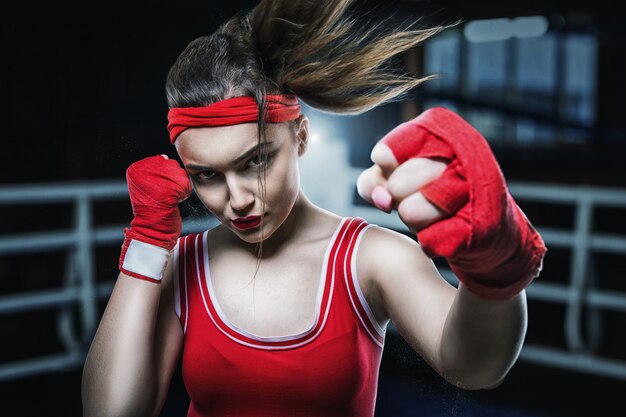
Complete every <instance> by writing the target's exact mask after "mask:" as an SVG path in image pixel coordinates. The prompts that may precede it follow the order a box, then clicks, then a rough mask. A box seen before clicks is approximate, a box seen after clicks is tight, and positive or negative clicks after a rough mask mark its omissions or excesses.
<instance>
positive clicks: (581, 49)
mask: <svg viewBox="0 0 626 417" xmlns="http://www.w3.org/2000/svg"><path fill="white" fill-rule="evenodd" d="M597 48H598V45H597V39H596V38H595V35H594V34H590V33H573V32H560V31H557V30H552V29H550V27H549V24H548V19H546V18H544V17H542V16H531V17H519V18H515V19H485V20H475V21H469V22H467V23H465V24H464V25H463V26H460V27H457V28H455V29H453V30H448V31H445V32H443V33H442V34H440V35H437V36H436V37H434V38H432V39H431V40H429V41H428V42H427V43H426V44H425V46H424V71H425V73H426V74H438V75H439V78H438V79H436V80H434V81H431V82H428V83H426V84H424V89H423V92H424V106H425V107H426V108H428V107H433V106H436V105H445V106H447V107H450V108H452V109H453V110H456V111H458V112H459V113H461V114H462V115H463V116H464V117H465V118H467V119H468V120H469V121H470V122H471V123H473V124H474V125H475V126H476V128H478V129H479V130H480V131H481V133H483V135H485V137H487V138H488V139H489V140H491V141H497V142H499V144H501V145H508V146H532V147H541V146H556V145H559V144H566V143H569V144H585V143H586V142H587V141H589V140H590V139H591V138H592V135H593V133H592V132H593V127H594V124H595V121H596V114H595V108H596V103H595V100H596V66H597Z"/></svg>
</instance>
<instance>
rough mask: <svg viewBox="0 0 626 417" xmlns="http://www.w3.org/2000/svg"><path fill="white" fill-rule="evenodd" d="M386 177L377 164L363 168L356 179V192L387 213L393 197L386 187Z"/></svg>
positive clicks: (391, 206)
mask: <svg viewBox="0 0 626 417" xmlns="http://www.w3.org/2000/svg"><path fill="white" fill-rule="evenodd" d="M386 184H387V179H386V178H385V176H384V175H383V172H382V169H381V168H380V167H379V166H378V165H372V166H371V167H370V168H368V169H366V170H364V171H363V172H362V173H361V175H359V178H358V179H357V184H356V187H357V192H358V193H359V195H360V196H361V198H363V199H364V200H365V201H367V202H369V203H371V204H374V205H375V206H376V207H378V208H379V209H381V210H383V211H385V212H387V213H389V212H390V211H391V209H392V208H393V199H392V197H391V194H389V192H388V191H387V189H386Z"/></svg>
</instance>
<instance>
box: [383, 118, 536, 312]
mask: <svg viewBox="0 0 626 417" xmlns="http://www.w3.org/2000/svg"><path fill="white" fill-rule="evenodd" d="M382 142H383V143H385V144H386V145H387V146H389V148H390V149H391V151H392V152H393V154H394V156H395V157H396V159H397V160H398V163H400V164H402V163H403V162H405V161H406V160H408V159H410V158H415V157H422V158H443V159H445V160H446V161H448V162H449V164H448V166H447V168H446V170H445V171H444V173H443V174H442V176H441V177H439V178H438V179H437V180H435V181H434V182H432V183H430V184H429V185H427V186H426V187H424V188H423V189H422V190H420V191H421V192H422V193H423V195H424V197H426V198H427V199H428V200H429V201H430V202H432V203H433V204H434V205H436V206H437V207H439V208H440V209H442V210H443V211H445V212H446V213H447V214H448V216H447V217H446V218H444V219H442V220H439V221H437V222H435V223H433V224H431V225H430V226H428V227H426V228H425V229H423V230H421V231H420V232H418V234H417V237H418V240H419V242H420V244H421V246H422V248H423V249H424V252H425V253H426V254H427V255H428V256H430V257H431V258H434V257H443V258H445V259H446V260H447V261H448V264H449V265H450V268H451V269H452V271H453V272H454V273H455V275H456V276H457V278H459V280H460V281H461V282H462V283H463V284H464V285H465V286H466V287H467V288H468V289H469V290H471V291H472V292H474V293H475V294H477V295H479V296H480V297H482V298H487V299H494V300H502V299H508V298H511V297H513V296H514V295H516V294H517V293H519V292H520V291H522V290H523V289H524V288H526V287H527V286H528V285H529V284H530V283H531V282H532V280H533V279H534V278H536V277H537V276H538V275H539V272H540V271H541V269H542V264H543V257H544V254H545V252H546V247H545V245H544V242H543V239H542V238H541V236H540V235H539V233H538V232H537V231H536V230H535V228H534V227H533V226H532V224H531V223H530V221H529V220H528V219H527V218H526V216H525V215H524V213H523V212H522V210H521V209H520V208H519V207H518V205H517V203H516V202H515V200H514V199H513V197H512V196H511V194H510V193H509V190H508V187H507V185H506V182H505V179H504V175H503V174H502V171H501V169H500V166H499V165H498V163H497V161H496V159H495V157H494V156H493V154H492V152H491V148H490V147H489V144H488V143H487V141H486V140H485V139H484V138H483V136H482V135H481V134H480V133H479V132H478V131H477V130H476V129H474V127H472V126H471V125H470V124H469V123H467V122H466V121H465V120H463V119H462V118H461V117H460V116H459V115H457V114H456V113H454V112H452V111H450V110H447V109H445V108H442V107H436V108H432V109H429V110H427V111H425V112H423V113H422V114H420V115H419V116H418V117H416V118H415V119H413V120H411V121H408V122H406V123H403V124H401V125H399V126H398V127H396V128H395V129H393V130H392V131H391V132H389V133H388V134H387V135H386V136H385V137H384V138H383V139H382Z"/></svg>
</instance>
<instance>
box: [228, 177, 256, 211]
mask: <svg viewBox="0 0 626 417" xmlns="http://www.w3.org/2000/svg"><path fill="white" fill-rule="evenodd" d="M226 184H227V186H228V195H229V202H230V207H231V208H232V209H233V211H235V212H241V211H244V210H246V209H247V208H250V207H251V206H252V205H253V204H254V193H253V192H252V191H251V190H252V189H251V188H250V187H249V186H247V184H246V181H245V180H244V179H242V178H239V177H236V176H230V177H227V178H226Z"/></svg>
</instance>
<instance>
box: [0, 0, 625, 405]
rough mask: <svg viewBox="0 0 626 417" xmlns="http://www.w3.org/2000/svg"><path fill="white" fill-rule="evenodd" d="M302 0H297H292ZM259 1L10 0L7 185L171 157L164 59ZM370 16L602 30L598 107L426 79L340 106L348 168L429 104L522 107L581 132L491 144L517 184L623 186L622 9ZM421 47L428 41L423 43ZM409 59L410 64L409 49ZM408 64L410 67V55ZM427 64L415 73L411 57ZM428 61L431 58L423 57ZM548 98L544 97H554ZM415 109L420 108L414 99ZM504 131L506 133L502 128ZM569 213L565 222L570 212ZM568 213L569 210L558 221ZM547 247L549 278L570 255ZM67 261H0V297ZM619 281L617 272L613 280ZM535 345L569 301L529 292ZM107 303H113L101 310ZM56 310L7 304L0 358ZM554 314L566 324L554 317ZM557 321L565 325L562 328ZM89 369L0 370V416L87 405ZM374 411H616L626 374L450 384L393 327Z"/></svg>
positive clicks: (511, 8)
mask: <svg viewBox="0 0 626 417" xmlns="http://www.w3.org/2000/svg"><path fill="white" fill-rule="evenodd" d="M294 1H295V0H294ZM255 3H256V2H254V1H243V0H230V1H199V0H193V1H179V2H170V1H152V2H138V1H130V2H105V1H99V2H83V3H78V2H46V3H42V4H33V3H32V2H18V3H14V4H13V7H12V8H11V11H9V10H8V9H5V10H4V11H3V13H2V14H1V15H0V57H1V58H0V97H1V100H0V123H1V125H2V127H3V131H2V133H1V134H0V135H1V136H0V137H1V138H2V151H1V154H2V158H1V164H0V187H3V186H12V185H20V184H31V183H37V184H46V183H50V184H52V183H63V182H68V183H72V182H78V181H80V182H83V181H99V180H110V179H121V178H122V177H123V175H124V170H125V168H126V167H127V166H128V165H129V164H130V163H132V162H134V161H135V160H137V159H140V158H143V157H145V156H148V155H152V154H156V153H167V154H170V156H173V154H174V151H173V149H172V148H171V145H170V144H169V141H168V139H167V131H166V129H165V124H166V113H167V107H166V103H165V97H164V80H165V75H166V72H167V70H168V69H169V66H170V65H171V64H172V63H173V62H174V60H175V59H176V57H177V56H178V54H179V53H180V52H181V51H182V49H183V48H184V47H185V45H186V44H187V43H188V42H189V41H190V40H192V39H193V38H195V37H197V36H200V35H204V34H208V33H210V32H212V31H213V30H214V29H215V27H216V26H217V25H218V24H219V23H221V22H222V21H224V20H225V19H227V18H228V17H230V16H231V15H232V14H234V13H235V12H236V11H238V10H240V9H242V8H247V7H251V6H253V5H254V4H255ZM356 3H357V5H356V7H359V8H363V10H364V11H369V12H370V13H373V14H377V13H379V14H384V13H395V14H396V15H398V16H400V17H402V18H407V17H411V16H415V18H417V17H419V16H421V17H422V18H423V19H424V20H423V21H424V23H429V22H432V23H444V22H452V21H454V20H457V19H462V20H464V21H472V20H476V19H488V18H502V17H505V18H515V17H518V16H536V15H537V16H545V17H547V18H548V20H549V22H550V28H549V30H552V31H558V32H560V33H580V34H588V35H589V34H590V35H593V37H594V39H596V40H597V55H596V59H597V61H596V66H595V68H596V69H597V72H596V75H595V90H594V94H595V95H594V100H595V105H594V106H593V117H592V118H591V119H590V120H591V121H590V122H587V123H582V122H580V123H579V122H576V121H571V120H565V119H564V118H563V117H561V116H560V115H559V114H558V112H551V111H543V110H536V109H537V108H539V109H541V106H534V105H532V103H530V102H529V104H528V106H517V107H516V106H510V105H506V104H502V103H501V102H498V101H497V100H496V101H493V100H489V97H485V96H482V97H472V96H468V95H467V94H464V92H462V91H455V90H450V89H448V90H445V91H443V90H427V89H418V91H416V92H415V93H414V94H413V95H412V96H411V97H410V98H409V99H410V100H409V101H410V103H409V106H407V105H406V104H392V105H388V106H385V107H384V108H382V109H380V110H377V111H374V112H372V113H371V115H367V116H362V117H353V118H346V121H345V126H347V127H345V129H346V130H345V132H342V135H343V136H344V137H345V138H346V139H347V140H348V141H349V143H350V146H351V147H352V150H351V155H352V159H353V160H352V161H351V162H352V164H353V165H355V166H361V165H362V166H365V164H366V163H367V161H365V160H364V155H365V156H366V155H368V154H369V149H371V145H372V144H373V143H374V142H375V141H376V140H377V139H378V138H379V137H380V135H381V134H383V133H384V132H385V131H387V130H389V129H390V128H391V127H393V125H395V124H397V123H399V122H401V121H402V119H403V117H404V116H403V115H406V114H407V113H406V112H407V111H408V112H409V113H410V112H411V108H413V110H414V111H418V110H419V109H422V108H424V107H427V106H428V105H429V103H437V102H445V103H453V104H454V105H455V106H457V108H458V109H459V110H466V111H467V112H468V114H470V113H471V112H472V111H475V112H477V111H483V110H484V111H492V112H498V114H503V115H504V117H519V116H520V115H522V116H524V117H528V118H530V119H533V120H537V121H540V122H541V123H544V124H545V125H547V126H550V128H551V129H552V128H553V129H560V130H559V131H562V132H573V133H572V135H573V136H575V137H576V138H578V139H577V140H575V141H571V142H567V141H560V142H559V141H557V142H555V143H552V144H549V146H545V144H542V146H539V145H537V146H534V145H531V146H525V147H520V146H516V145H515V144H514V143H513V142H514V141H513V140H507V139H511V138H506V137H504V138H500V139H502V140H501V141H500V142H498V141H495V142H493V149H494V152H495V154H496V156H497V158H498V160H499V162H500V164H501V166H502V168H503V171H504V173H505V175H506V177H507V179H508V180H511V181H515V180H520V181H541V182H546V183H553V184H564V185H566V184H567V185H585V186H597V187H605V186H610V187H618V188H624V187H626V164H625V163H624V161H623V159H624V157H625V156H626V152H625V151H626V106H625V105H624V103H623V100H624V97H625V96H626V88H625V86H626V83H625V81H624V78H623V77H624V74H626V65H625V63H626V59H625V57H626V47H625V41H626V36H625V35H626V29H625V27H626V19H625V17H626V15H625V14H624V13H623V12H618V11H617V10H616V7H617V6H613V4H614V3H613V4H612V3H610V2H601V1H566V0H544V1H532V0H530V1H523V2H512V1H477V2H466V1H460V0H442V1H435V0H431V1H428V0H423V1H420V0H413V1H410V0H396V1H387V2H385V1H373V0H369V1H360V2H359V1H357V2H356ZM416 53H417V57H420V55H419V54H420V53H421V52H420V51H417V52H416ZM407 62H408V61H407ZM409 65H410V64H409ZM418 70H420V69H419V68H418ZM422 70H423V69H422ZM554 98H555V97H545V100H548V101H549V100H551V99H554ZM411 105H413V106H414V107H411ZM504 131H505V132H507V131H506V129H505V130H504ZM523 208H524V209H525V210H527V211H526V212H527V214H528V215H529V217H531V218H532V219H535V218H537V219H539V218H540V216H542V215H543V216H545V218H546V219H550V220H553V221H555V222H557V223H558V221H559V219H560V218H564V217H567V216H570V215H571V214H572V213H571V212H568V209H566V208H564V209H563V211H558V210H557V211H554V212H545V211H542V210H541V209H539V208H537V207H534V206H532V205H530V204H529V205H527V206H524V207H523ZM98 210H99V215H100V217H99V218H100V219H102V221H109V222H117V223H124V222H127V221H130V217H129V216H130V208H129V206H128V205H124V204H120V203H115V204H113V203H111V204H109V205H107V204H102V205H100V206H99V208H98ZM623 211H624V210H621V212H620V211H618V210H612V211H611V210H609V211H607V212H605V213H604V215H603V216H602V217H601V218H599V219H597V224H599V225H604V227H605V228H606V229H607V230H610V231H611V232H615V233H621V234H622V235H624V234H626V221H624V220H623V219H624V217H623V216H624V213H623ZM564 221H565V220H564ZM565 222H567V221H565ZM70 223H71V213H69V211H68V208H67V207H66V206H62V205H50V206H41V205H38V206H29V205H28V204H24V205H18V206H16V205H7V206H4V205H0V236H9V235H12V234H17V233H22V232H24V231H37V230H43V229H48V228H52V229H62V228H66V227H68V226H69V224H70ZM118 255H119V253H118V251H117V248H115V247H113V248H108V249H106V250H102V251H101V252H99V253H98V257H97V265H96V271H97V276H98V280H100V281H104V280H111V279H113V278H114V277H115V276H116V275H117V269H116V262H117V256H118ZM568 256H569V255H568V254H565V253H562V252H559V251H554V252H550V253H549V254H548V257H547V258H546V271H545V272H544V273H545V274H546V275H550V274H555V275H558V274H559V273H561V272H560V270H559V265H569V257H568ZM624 259H625V258H624V256H621V257H614V258H610V259H607V260H606V262H605V263H602V265H600V266H599V268H600V270H601V271H603V274H604V276H606V277H609V278H606V279H607V280H608V279H611V280H613V281H611V283H610V284H609V285H608V286H609V287H611V288H613V289H617V290H624V289H626V288H625V287H626V285H625V284H624V281H623V278H624V276H625V274H624V273H625V272H626V266H625V264H626V262H624ZM63 262H64V258H63V257H62V256H59V253H51V254H39V253H27V254H15V255H10V256H2V257H0V300H8V299H9V297H11V295H12V294H19V293H24V292H27V291H31V290H37V289H39V288H51V287H55V286H58V285H60V277H59V275H60V273H59V274H57V273H55V272H54V271H62V270H63ZM620 277H621V279H622V281H619V278H620ZM529 306H530V328H529V335H528V340H529V341H530V342H545V343H548V344H550V343H552V344H554V345H561V344H563V343H564V342H563V341H562V340H561V336H557V335H555V334H554V331H553V329H554V328H556V329H559V326H560V325H561V324H558V323H561V322H562V321H563V315H564V313H563V309H562V308H561V307H557V306H554V305H550V304H547V303H539V302H532V301H531V302H530V304H529ZM101 307H102V308H103V307H104V304H103V305H102V306H101ZM54 319H55V310H54V309H52V308H50V309H41V310H38V311H35V312H27V311H21V312H19V313H14V314H6V315H0V365H1V364H3V363H9V362H11V361H19V360H26V359H28V358H30V357H33V356H37V355H41V354H46V353H50V352H56V351H59V350H60V349H61V347H60V342H59V341H58V337H57V336H56V331H57V329H56V328H55V324H54ZM624 321H625V320H624V317H623V315H620V314H613V315H611V316H608V317H607V321H606V323H607V324H606V326H605V335H604V337H603V345H602V346H600V347H599V348H598V351H597V352H598V354H601V355H605V356H608V357H612V358H616V359H621V360H624V359H626V354H625V352H626V338H625V337H624V334H625V333H624V332H623V329H624V325H625V324H626V323H625V322H624ZM555 323H557V324H555ZM561 326H562V325H561ZM80 378H81V369H80V367H73V368H70V369H58V370H54V371H50V372H45V373H39V374H34V375H29V376H23V377H19V378H10V379H7V380H4V381H0V400H1V401H0V407H2V408H1V409H0V410H1V411H0V415H3V416H11V415H19V416H39V415H51V416H67V417H74V416H80V415H81V413H82V405H81V399H80ZM379 387H380V390H379V397H378V406H377V417H383V416H390V417H403V416H561V417H578V416H581V417H582V416H590V415H622V414H623V413H624V409H625V407H624V405H623V401H624V399H625V398H626V380H625V379H622V378H618V377H609V376H602V375H598V374H593V373H589V372H582V371H576V370H567V369H563V368H560V367H558V366H547V365H541V364H537V363H532V362H528V361H524V360H520V361H519V362H518V363H517V364H516V365H515V367H514V368H513V369H512V371H511V373H510V375H509V377H508V378H507V379H506V381H505V382H504V383H503V384H502V385H501V386H500V387H498V388H497V389H494V390H489V391H473V392H470V391H462V390H457V389H455V388H453V387H451V386H449V385H448V384H446V383H445V382H443V380H441V379H440V378H439V377H438V376H436V375H435V374H434V373H433V372H432V371H431V370H430V369H429V368H428V367H427V366H425V365H424V364H423V362H422V361H421V360H420V358H419V357H418V356H417V355H416V354H415V353H414V352H413V351H412V350H410V348H409V347H408V345H406V344H405V343H404V341H403V340H402V339H400V338H399V337H398V336H397V335H395V334H393V333H391V334H389V335H388V336H387V341H386V346H385V353H384V357H383V365H382V368H381V379H380V384H379ZM186 406H187V397H186V394H185V391H184V386H183V384H182V381H181V379H180V375H179V374H177V375H176V376H175V378H174V381H173V384H172V387H171V391H170V397H169V399H168V401H167V403H166V405H165V408H164V410H163V412H162V416H163V417H170V416H182V415H185V413H186Z"/></svg>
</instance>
